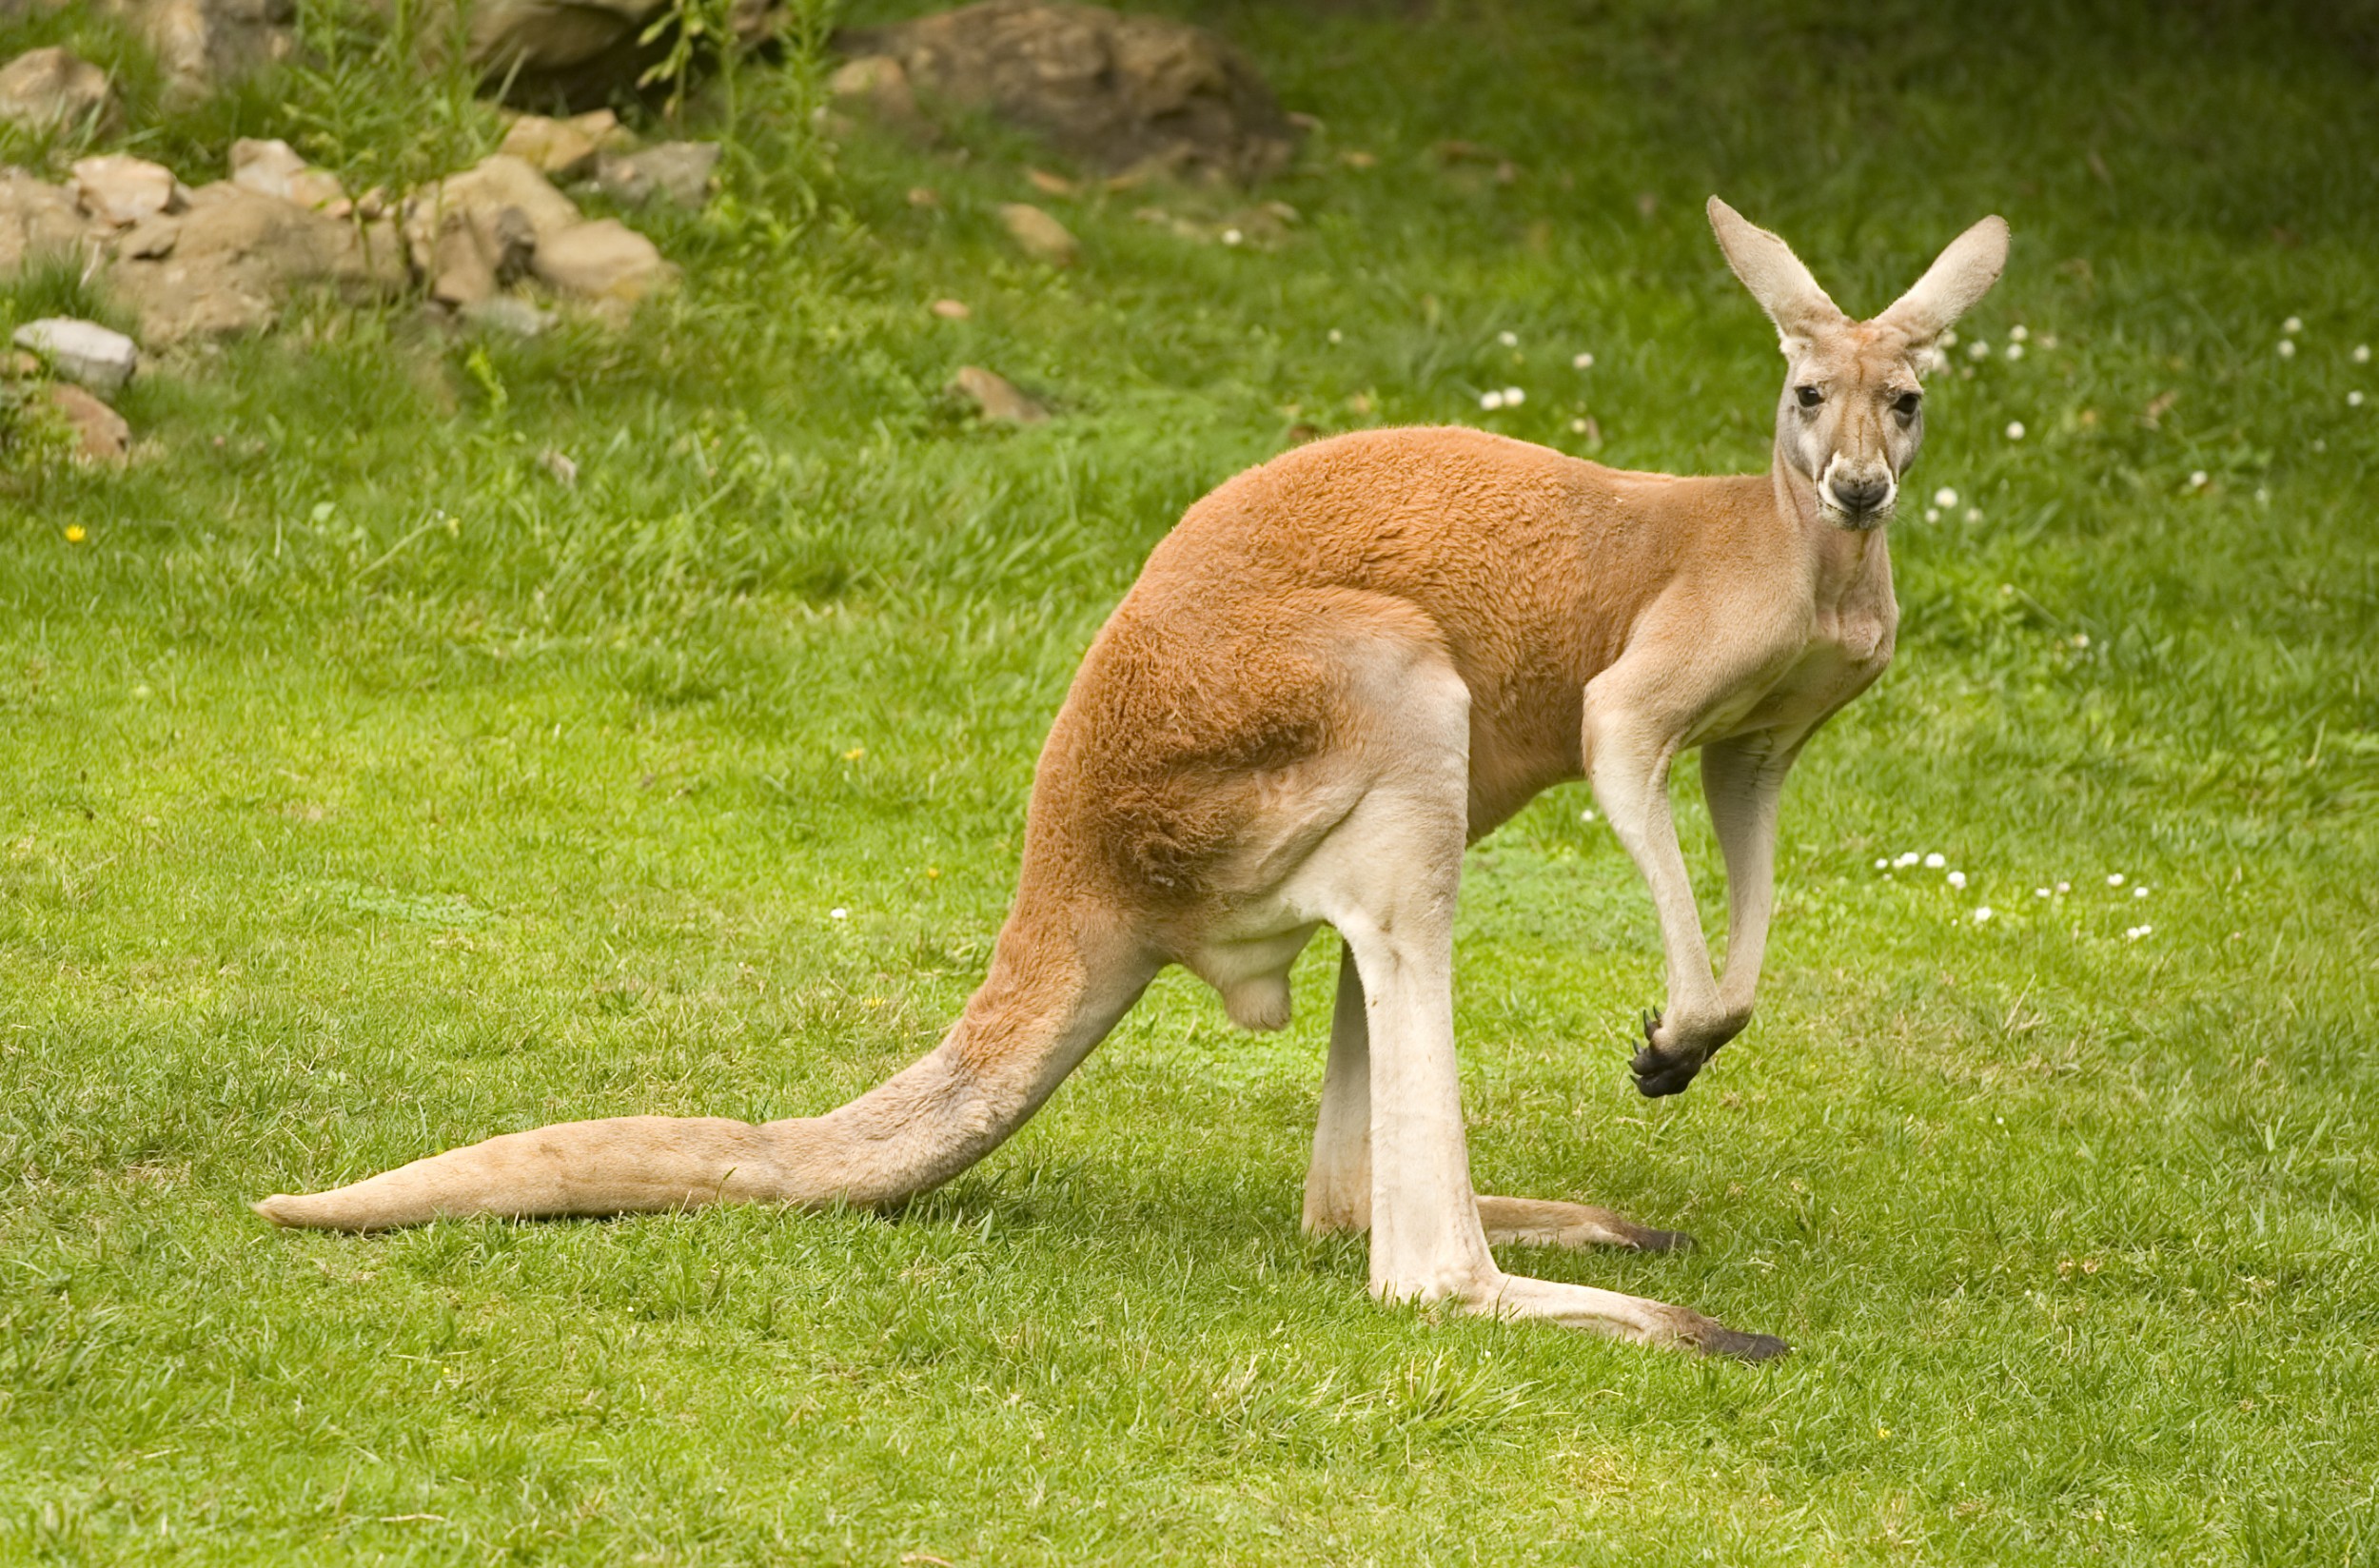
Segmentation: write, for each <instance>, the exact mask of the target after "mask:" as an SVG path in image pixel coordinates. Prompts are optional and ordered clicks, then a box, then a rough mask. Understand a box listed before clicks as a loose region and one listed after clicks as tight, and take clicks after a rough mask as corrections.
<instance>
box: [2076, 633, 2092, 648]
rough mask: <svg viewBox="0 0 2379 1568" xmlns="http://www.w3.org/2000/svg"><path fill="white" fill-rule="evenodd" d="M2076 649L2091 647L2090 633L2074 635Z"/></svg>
mask: <svg viewBox="0 0 2379 1568" xmlns="http://www.w3.org/2000/svg"><path fill="white" fill-rule="evenodd" d="M2089 646H2090V634H2089V633H2088V632H2075V633H2074V647H2076V648H2087V647H2089Z"/></svg>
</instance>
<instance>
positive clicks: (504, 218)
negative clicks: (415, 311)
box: [403, 152, 580, 305]
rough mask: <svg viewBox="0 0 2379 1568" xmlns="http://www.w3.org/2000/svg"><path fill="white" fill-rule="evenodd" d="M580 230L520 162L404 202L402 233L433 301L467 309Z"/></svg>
mask: <svg viewBox="0 0 2379 1568" xmlns="http://www.w3.org/2000/svg"><path fill="white" fill-rule="evenodd" d="M579 224H580V217H579V209H578V207H577V206H576V205H575V204H573V203H572V202H571V200H570V198H569V197H567V196H564V195H563V194H562V193H561V192H560V191H559V190H556V189H555V188H554V187H553V186H552V185H551V184H550V183H549V182H548V181H547V180H546V178H545V177H544V176H543V175H542V174H540V173H539V172H538V171H537V170H536V169H535V168H534V167H531V166H530V165H529V164H528V163H527V162H526V161H525V160H523V159H521V158H518V157H515V156H512V155H510V154H508V153H501V152H500V153H497V154H496V155H495V156H494V157H492V158H487V159H484V160H482V162H481V163H480V164H479V165H478V166H477V167H472V168H469V169H465V170H464V171H463V172H462V173H461V174H453V175H449V176H447V177H446V178H445V179H443V180H438V181H433V182H432V183H430V184H429V185H426V186H423V187H422V188H421V189H419V190H417V191H415V192H414V193H413V194H412V195H411V196H410V197H408V198H406V200H405V203H404V217H403V231H404V241H405V247H406V251H407V253H408V254H409V255H410V256H411V257H412V260H413V266H414V269H415V270H416V271H418V272H420V273H421V274H422V275H423V276H424V277H426V278H428V279H429V280H430V286H429V292H430V298H432V299H434V300H437V301H439V302H440V303H441V304H449V305H464V304H472V303H474V302H476V301H480V300H484V299H488V298H490V297H491V296H493V295H494V294H495V293H496V291H497V290H498V289H500V288H501V287H503V286H504V285H505V284H509V283H511V282H513V281H514V280H515V279H517V278H519V277H521V276H522V275H523V274H525V273H526V272H527V271H528V269H529V266H530V263H531V260H532V258H533V257H534V256H535V255H536V253H537V251H538V250H539V249H540V248H541V247H542V246H543V245H548V244H550V243H551V242H552V241H553V240H555V239H557V238H558V237H560V235H561V234H563V233H564V232H566V231H568V230H569V229H571V228H573V227H575V226H578V225H579Z"/></svg>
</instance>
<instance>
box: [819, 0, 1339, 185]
mask: <svg viewBox="0 0 2379 1568" xmlns="http://www.w3.org/2000/svg"><path fill="white" fill-rule="evenodd" d="M835 42H836V47H837V48H838V49H842V50H843V51H844V52H846V53H848V54H851V55H854V56H856V57H858V58H859V59H862V60H864V59H867V58H870V57H875V58H883V59H889V60H892V61H894V62H896V63H897V64H898V65H899V66H900V68H901V69H902V73H903V78H904V80H905V82H906V83H907V85H908V86H909V87H910V88H913V89H914V93H915V94H916V95H917V96H918V97H920V98H922V99H923V100H924V101H925V103H926V105H927V107H928V108H932V107H934V106H935V105H937V104H946V105H948V106H950V107H951V108H956V109H958V110H961V111H964V112H973V113H989V114H992V115H993V116H995V117H997V118H999V119H1001V120H1005V121H1008V122H1010V123H1011V124H1014V125H1018V126H1022V127H1025V128H1027V129H1029V130H1033V131H1037V132H1039V133H1040V134H1041V135H1043V136H1046V137H1047V138H1048V139H1049V140H1050V141H1051V142H1052V144H1053V145H1054V146H1056V147H1058V148H1060V149H1061V150H1063V151H1064V152H1066V153H1067V154H1068V155H1069V156H1071V157H1073V158H1075V159H1077V160H1079V161H1080V162H1082V163H1084V164H1086V165H1088V166H1091V167H1095V168H1098V169H1100V170H1102V171H1104V172H1108V173H1116V172H1120V171H1122V170H1124V169H1128V168H1133V167H1140V166H1155V167H1163V168H1166V169H1169V170H1170V171H1172V172H1175V173H1184V174H1188V173H1209V174H1221V175H1227V176H1229V177H1230V178H1232V179H1235V180H1239V181H1242V182H1245V183H1249V184H1252V183H1253V182H1255V181H1257V180H1260V179H1262V178H1264V177H1265V176H1267V175H1269V174H1273V173H1276V172H1278V171H1279V170H1280V169H1281V168H1283V167H1287V165H1288V160H1289V159H1290V158H1291V157H1292V156H1293V155H1294V154H1295V152H1296V147H1297V128H1296V127H1294V126H1293V125H1291V124H1290V123H1289V121H1288V116H1287V115H1285V114H1283V113H1282V112H1281V108H1280V105H1279V103H1278V101H1277V100H1275V99H1274V98H1273V96H1272V93H1271V90H1270V89H1269V88H1267V87H1266V86H1265V85H1264V81H1263V78H1262V77H1261V76H1260V75H1258V74H1257V72H1256V69H1255V68H1254V66H1253V65H1251V64H1249V63H1248V59H1247V57H1246V56H1245V55H1243V54H1241V53H1240V52H1239V51H1238V50H1237V49H1233V48H1231V47H1230V46H1229V44H1227V43H1225V42H1224V41H1223V40H1222V39H1220V38H1218V37H1216V36H1215V35H1214V34H1213V33H1210V32H1209V31H1207V30H1206V29H1203V28H1198V27H1192V26H1190V24H1188V23H1185V22H1176V21H1172V20H1170V18H1166V17H1159V16H1142V15H1122V14H1118V13H1117V12H1115V11H1112V10H1107V9H1105V8H1104V7H1100V6H1083V5H1067V4H1056V3H1051V0H984V3H983V4H980V5H973V6H966V7H962V8H960V9H959V10H952V11H944V12H942V13H940V14H938V15H934V16H925V17H920V18H918V19H917V20H915V21H914V22H904V23H901V24H899V25H898V26H895V27H889V28H879V29H869V30H865V31H858V32H851V33H845V34H842V35H839V36H838V37H837V38H836V40H835ZM871 79H872V80H881V79H882V77H881V73H880V68H875V74H874V75H873V76H872V77H871Z"/></svg>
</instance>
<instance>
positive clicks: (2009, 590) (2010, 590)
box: [1999, 582, 2015, 598]
mask: <svg viewBox="0 0 2379 1568" xmlns="http://www.w3.org/2000/svg"><path fill="white" fill-rule="evenodd" d="M1999 597H2000V598H2015V584H2014V583H2012V582H2002V583H2000V584H1999Z"/></svg>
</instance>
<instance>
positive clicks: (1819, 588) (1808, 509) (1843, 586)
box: [1770, 447, 1892, 613]
mask: <svg viewBox="0 0 2379 1568" xmlns="http://www.w3.org/2000/svg"><path fill="white" fill-rule="evenodd" d="M1770 480H1771V482H1772V484H1773V486H1774V488H1775V491H1776V510H1777V515H1778V516H1779V519H1782V521H1783V524H1784V526H1785V527H1786V528H1788V529H1789V530H1791V531H1792V533H1793V534H1794V535H1795V536H1796V537H1797V538H1798V539H1799V540H1800V543H1801V547H1802V549H1803V550H1804V551H1806V552H1807V559H1808V561H1809V568H1810V588H1811V594H1812V597H1813V598H1815V599H1816V601H1817V605H1818V608H1819V610H1820V611H1821V612H1826V613H1837V612H1840V611H1843V610H1857V609H1866V608H1872V609H1876V610H1880V609H1882V608H1883V606H1884V605H1886V604H1889V603H1890V602H1891V598H1892V556H1891V547H1890V546H1889V545H1888V544H1887V543H1885V541H1884V535H1885V533H1886V532H1887V531H1888V525H1878V526H1877V527H1874V528H1863V529H1860V528H1844V527H1841V526H1840V525H1839V524H1838V523H1836V522H1835V521H1833V519H1830V518H1829V517H1828V516H1827V515H1826V512H1825V509H1824V508H1823V507H1822V506H1821V505H1820V504H1819V500H1818V486H1817V482H1816V481H1815V480H1812V479H1810V478H1809V476H1808V475H1806V474H1803V473H1801V472H1800V471H1799V469H1797V468H1795V467H1793V465H1792V464H1791V463H1789V462H1787V461H1784V453H1783V450H1782V449H1781V448H1780V447H1779V449H1778V451H1777V453H1776V458H1775V461H1774V463H1773V465H1772V468H1771V472H1770Z"/></svg>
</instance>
